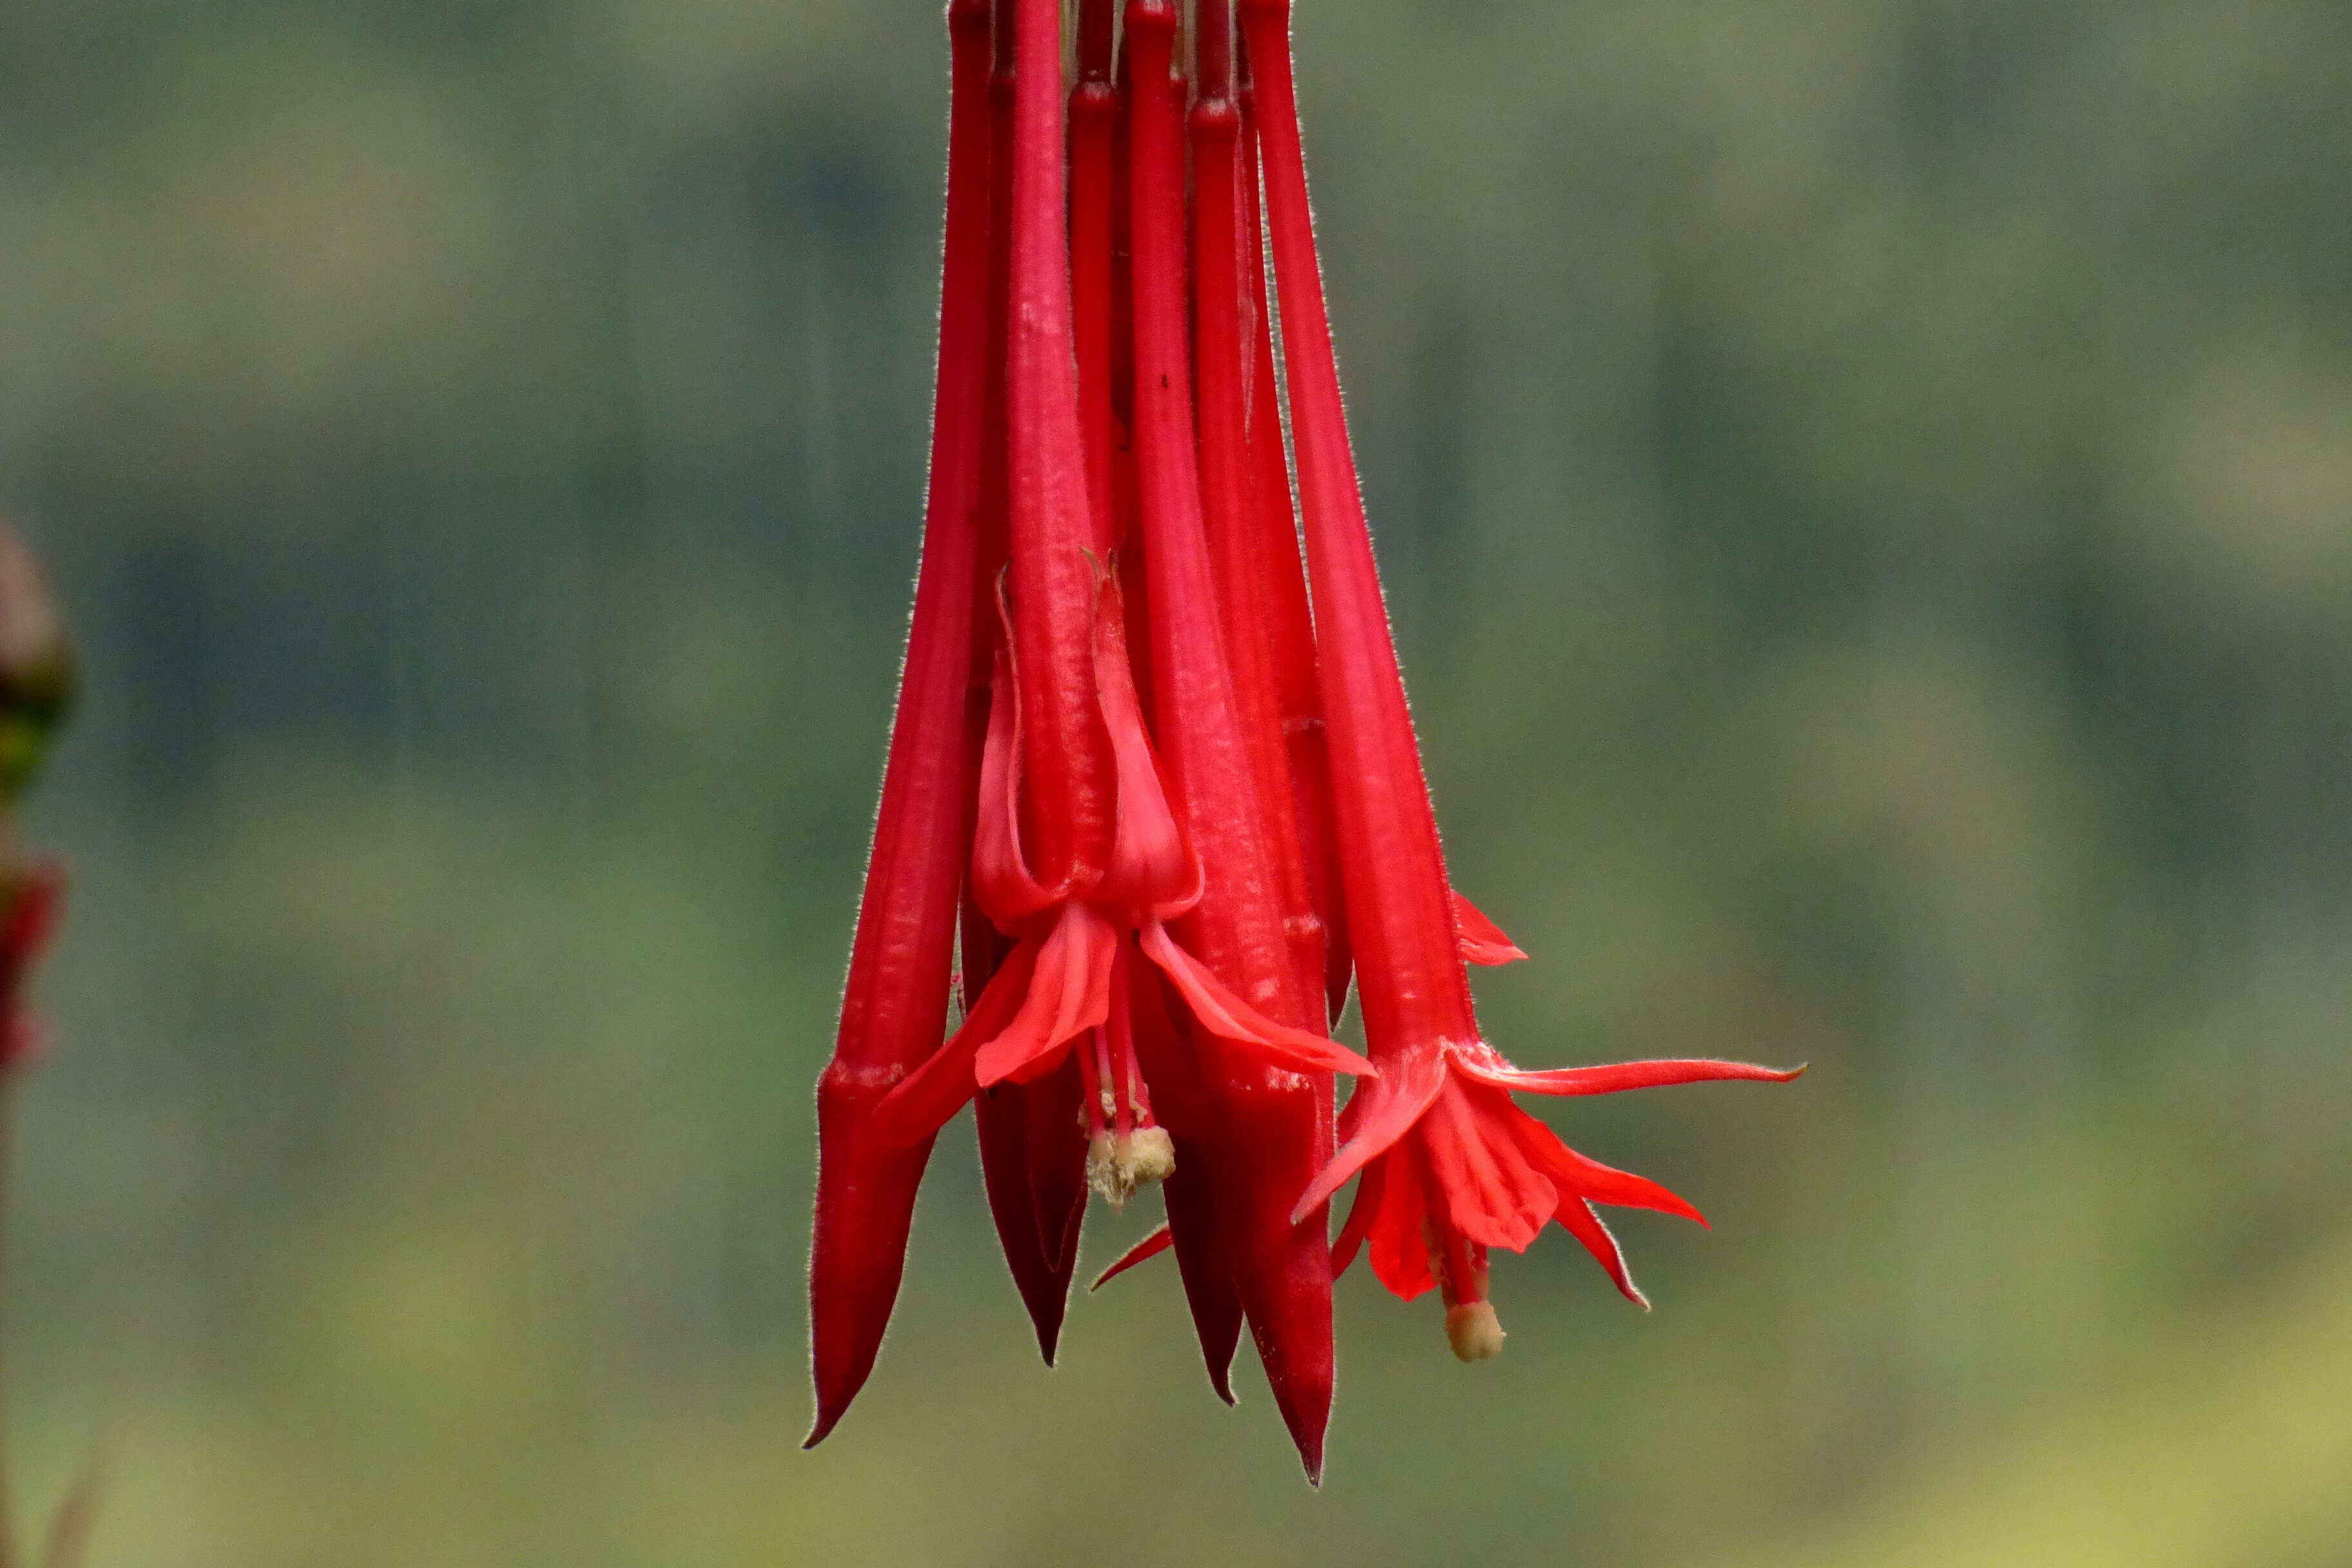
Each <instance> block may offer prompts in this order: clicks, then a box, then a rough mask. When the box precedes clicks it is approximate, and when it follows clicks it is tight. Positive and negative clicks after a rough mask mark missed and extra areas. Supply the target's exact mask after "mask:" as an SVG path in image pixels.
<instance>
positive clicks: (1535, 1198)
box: [1420, 1084, 1559, 1252]
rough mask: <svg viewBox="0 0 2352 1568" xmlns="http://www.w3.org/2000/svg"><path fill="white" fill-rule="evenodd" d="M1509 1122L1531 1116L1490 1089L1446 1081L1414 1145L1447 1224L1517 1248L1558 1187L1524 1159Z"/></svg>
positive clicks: (1550, 1206) (1547, 1210)
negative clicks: (1426, 1164)
mask: <svg viewBox="0 0 2352 1568" xmlns="http://www.w3.org/2000/svg"><path fill="white" fill-rule="evenodd" d="M1514 1121H1534V1118H1532V1117H1530V1116H1528V1113H1527V1112H1526V1111H1524V1110H1519V1109H1518V1108H1517V1107H1516V1106H1514V1105H1513V1104H1512V1103H1511V1102H1510V1101H1509V1100H1507V1099H1506V1098H1504V1097H1503V1096H1502V1095H1499V1094H1496V1093H1494V1092H1493V1091H1492V1090H1486V1089H1471V1088H1469V1087H1467V1086H1465V1085H1461V1084H1449V1085H1447V1086H1446V1089H1445V1092H1444V1093H1443V1094H1441V1095H1439V1096H1438V1097H1437V1100H1436V1102H1435V1103H1434V1104H1433V1105H1432V1106H1431V1107H1430V1110H1429V1114H1428V1115H1427V1116H1426V1117H1424V1118H1423V1121H1422V1124H1421V1141H1420V1147H1421V1149H1422V1150H1423V1152H1424V1153H1425V1154H1426V1156H1427V1157H1428V1160H1429V1168H1430V1173H1431V1174H1432V1175H1433V1176H1434V1177H1435V1178H1436V1181H1437V1185H1438V1188H1439V1190H1440V1191H1442V1192H1443V1193H1444V1194H1445V1198H1446V1215H1447V1217H1448V1218H1449V1219H1451V1220H1452V1222H1453V1225H1454V1229H1456V1230H1458V1231H1460V1232H1461V1233H1462V1234H1463V1236H1464V1237H1467V1238H1468V1239H1470V1240H1472V1241H1476V1242H1484V1243H1485V1244H1486V1246H1488V1247H1508V1248H1509V1249H1510V1250H1511V1251H1513V1252H1524V1251H1526V1250H1527V1247H1528V1243H1529V1242H1531V1241H1533V1240H1534V1239H1535V1238H1536V1237H1537V1235H1538V1233H1540V1232H1541V1231H1542V1229H1543V1227H1544V1223H1545V1222H1546V1221H1547V1220H1549V1219H1550V1218H1551V1215H1552V1211H1553V1210H1554V1209H1556V1208H1558V1207H1559V1191H1558V1190H1557V1189H1556V1188H1555V1187H1554V1186H1553V1185H1552V1184H1551V1183H1550V1182H1549V1181H1547V1180H1545V1178H1544V1174H1543V1172H1542V1171H1541V1170H1540V1169H1539V1168H1538V1166H1537V1164H1535V1163H1532V1162H1531V1161H1530V1160H1529V1159H1528V1152H1527V1151H1526V1150H1525V1149H1524V1148H1523V1147H1522V1146H1521V1135H1520V1132H1519V1131H1518V1129H1517V1127H1515V1126H1514V1125H1513V1123H1514ZM1537 1126H1538V1127H1540V1126H1541V1124H1540V1123H1537Z"/></svg>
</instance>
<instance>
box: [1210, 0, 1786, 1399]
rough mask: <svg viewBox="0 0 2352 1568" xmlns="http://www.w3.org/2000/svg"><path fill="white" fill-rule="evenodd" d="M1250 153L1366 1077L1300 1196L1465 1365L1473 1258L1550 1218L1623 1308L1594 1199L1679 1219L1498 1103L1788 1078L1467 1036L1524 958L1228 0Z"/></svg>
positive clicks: (1262, 84) (1489, 1322) (1277, 23)
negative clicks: (1329, 1154) (1430, 707)
mask: <svg viewBox="0 0 2352 1568" xmlns="http://www.w3.org/2000/svg"><path fill="white" fill-rule="evenodd" d="M1240 8H1241V17H1242V24H1243V28H1244V36H1245V37H1246V40H1247V44H1248V47H1249V50H1250V56H1251V59H1252V62H1253V66H1254V71H1255V76H1254V82H1255V98H1256V107H1257V110H1258V116H1259V122H1260V126H1261V133H1262V135H1263V138H1264V166H1265V205H1266V211H1267V214H1268V218H1269V222H1270V224H1271V227H1272V240H1273V247H1272V248H1273V251H1274V258H1275V274H1276V290H1277V292H1278V294H1279V296H1280V300H1281V307H1282V311H1281V313H1282V331H1283V342H1284V350H1285V358H1286V363H1287V364H1288V367H1289V390H1290V408H1291V419H1292V428H1291V434H1292V439H1293V443H1294V447H1295V451H1296V455H1297V470H1298V490H1299V498H1300V502H1301V506H1302V509H1303V511H1304V514H1305V519H1306V530H1305V532H1306V545H1307V568H1308V575H1309V578H1310V580H1311V582H1312V584H1313V590H1314V596H1315V609H1316V636H1317V650H1318V658H1319V669H1320V675H1321V679H1322V687H1323V699H1324V716H1325V720H1326V722H1327V725H1328V745H1329V749H1330V758H1331V795H1330V806H1331V815H1332V820H1333V824H1334V827H1335V831H1336V837H1337V841H1338V844H1339V858H1340V864H1341V878H1342V881H1343V884H1344V888H1345V894H1346V903H1347V912H1348V921H1349V931H1350V933H1351V935H1352V938H1353V942H1354V957H1355V970H1356V984H1357V991H1358V994H1359V996H1360V1000H1361V1004H1362V1007H1363V1015H1364V1033H1365V1037H1366V1039H1367V1040H1368V1042H1369V1043H1370V1049H1371V1056H1372V1060H1373V1061H1374V1062H1375V1063H1376V1064H1378V1065H1379V1067H1380V1068H1381V1076H1380V1078H1379V1079H1377V1080H1373V1081H1369V1082H1367V1083H1366V1084H1365V1085H1364V1086H1363V1087H1361V1088H1360V1089H1358V1091H1357V1093H1356V1095H1355V1097H1354V1098H1353V1099H1352V1100H1349V1104H1348V1108H1347V1112H1346V1114H1345V1115H1344V1116H1343V1118H1342V1119H1341V1122H1340V1134H1341V1136H1342V1137H1343V1139H1345V1143H1344V1145H1343V1147H1342V1148H1341V1150H1340V1152H1339V1156H1338V1158H1336V1159H1335V1160H1333V1161H1332V1163H1330V1164H1329V1165H1328V1166H1327V1167H1325V1169H1324V1171H1323V1172H1322V1173H1321V1174H1319V1175H1318V1176H1317V1177H1316V1179H1315V1180H1314V1182H1313V1183H1312V1184H1310V1185H1309V1186H1308V1187H1307V1191H1306V1194H1305V1195H1304V1196H1302V1197H1301V1198H1300V1200H1299V1202H1298V1205H1297V1210H1296V1214H1297V1216H1299V1217H1304V1216H1305V1215H1307V1214H1309V1213H1311V1212H1312V1211H1313V1209H1314V1208H1315V1206H1316V1205H1319V1204H1322V1203H1324V1202H1325V1201H1327V1200H1328V1199H1329V1197H1330V1196H1331V1195H1332V1194H1334V1193H1335V1192H1337V1191H1338V1190H1339V1187H1340V1186H1341V1185H1342V1184H1345V1183H1346V1182H1347V1180H1348V1179H1349V1177H1351V1176H1353V1175H1355V1174H1356V1173H1359V1172H1362V1173H1364V1180H1363V1182H1362V1184H1361V1185H1360V1188H1359V1190H1358V1192H1357V1195H1356V1202H1355V1205H1354V1208H1353V1210H1352V1211H1351V1212H1350V1214H1349V1217H1348V1220H1347V1223H1346V1225H1345V1226H1343V1227H1342V1230H1341V1233H1340V1238H1339V1244H1338V1246H1337V1247H1335V1249H1334V1254H1333V1258H1334V1265H1335V1267H1336V1268H1346V1267H1347V1266H1348V1264H1349V1262H1350V1261H1351V1260H1352V1258H1353V1257H1354V1254H1355V1252H1356V1250H1357V1248H1358V1247H1359V1246H1360V1244H1361V1243H1362V1242H1363V1241H1364V1240H1365V1239H1367V1238H1369V1239H1370V1243H1371V1250H1372V1266H1373V1269H1374V1271H1375V1272H1376V1273H1377V1274H1378V1275H1379V1276H1380V1278H1381V1282H1382V1283H1383V1284H1385V1285H1387V1286H1388V1287H1389V1289H1391V1290H1393V1291H1394V1292H1396V1293H1397V1294H1398V1295H1400V1296H1402V1297H1404V1298H1406V1299H1408V1300H1410V1299H1412V1297H1414V1296H1416V1295H1418V1294H1420V1293H1421V1292H1422V1291H1423V1290H1425V1289H1428V1288H1429V1286H1430V1285H1431V1284H1432V1283H1434V1284H1436V1285H1437V1286H1438V1287H1439V1289H1441V1290H1442V1291H1443V1293H1444V1300H1445V1303H1446V1308H1447V1311H1446V1334H1447V1338H1448V1339H1449V1340H1450V1341H1451V1342H1452V1344H1453V1347H1454V1353H1455V1354H1456V1355H1458V1356H1460V1357H1461V1358H1462V1359H1463V1360H1465V1361H1472V1360H1478V1359H1483V1358H1485V1357H1487V1356H1491V1355H1493V1354H1495V1353H1496V1352H1498V1351H1499V1350H1500V1349H1501V1348H1502V1331H1501V1328H1500V1327H1499V1325H1498V1323H1497V1322H1496V1317H1495V1311H1494V1308H1493V1307H1492V1305H1491V1304H1490V1303H1489V1302H1488V1300H1487V1299H1486V1254H1487V1250H1488V1249H1489V1248H1490V1247H1508V1248H1511V1249H1512V1250H1514V1251H1517V1250H1523V1249H1524V1248H1525V1247H1527V1245H1528V1243H1529V1242H1530V1241H1532V1240H1533V1239H1534V1238H1535V1236H1536V1234H1537V1233H1538V1231H1539V1230H1540V1229H1541V1228H1542V1227H1543V1226H1544V1225H1545V1224H1546V1222H1548V1221H1549V1220H1552V1219H1557V1220H1559V1222H1560V1224H1561V1225H1562V1226H1564V1227H1565V1228H1566V1229H1567V1230H1568V1231H1569V1232H1570V1235H1572V1236H1574V1237H1576V1238H1577V1239H1578V1240H1579V1241H1580V1242H1582V1243H1583V1244H1584V1246H1585V1247H1586V1248H1587V1249H1588V1250H1590V1251H1591V1253H1592V1254H1593V1256H1594V1257H1595V1258H1598V1259H1600V1261H1601V1265H1602V1267H1604V1268H1607V1269H1608V1270H1609V1273H1610V1276H1611V1278H1612V1279H1615V1280H1616V1282H1617V1284H1618V1287H1619V1289H1622V1290H1623V1291H1624V1292H1625V1293H1626V1294H1627V1295H1628V1296H1630V1297H1632V1298H1633V1299H1634V1300H1641V1298H1640V1296H1639V1294H1638V1292H1636V1291H1635V1290H1634V1289H1633V1281H1632V1279H1630V1278H1629V1277H1628V1275H1627V1274H1626V1272H1625V1268H1624V1263H1623V1260H1622V1258H1621V1256H1620V1255H1619V1253H1618V1250H1617V1247H1616V1244H1615V1242H1614V1241H1613V1240H1612V1238H1611V1237H1610V1235H1609V1233H1608V1231H1607V1229H1606V1228H1605V1227H1604V1226H1602V1225H1601V1221H1600V1219H1599V1217H1598V1216H1597V1215H1595V1214H1594V1213H1593V1211H1592V1207H1591V1205H1593V1204H1596V1203H1601V1204H1616V1205H1631V1206H1635V1207H1642V1208H1653V1209H1658V1210H1662V1211H1664V1212H1666V1213H1669V1214H1678V1215H1684V1216H1685V1217H1687V1218H1691V1219H1697V1218H1699V1215H1698V1212H1697V1211H1696V1209H1693V1208H1692V1207H1691V1206H1690V1205H1687V1204H1685V1203H1684V1202H1683V1201H1682V1200H1681V1199H1680V1198H1677V1197H1675V1195H1674V1194H1671V1193H1669V1192H1667V1191H1666V1190H1665V1189H1664V1188H1663V1187H1660V1186H1657V1185H1656V1184H1654V1183H1651V1182H1647V1181H1644V1180H1643V1178H1641V1177H1638V1176H1632V1175H1628V1174H1626V1173H1623V1172H1621V1171H1614V1170H1612V1169H1610V1168H1609V1167H1608V1166H1605V1165H1601V1164H1599V1163H1596V1162H1593V1161H1591V1160H1588V1159H1586V1158H1584V1157H1583V1156H1582V1155H1580V1154H1578V1153H1576V1152H1574V1151H1573V1150H1571V1149H1570V1148H1568V1147H1567V1145H1565V1144H1564V1143H1562V1142H1560V1141H1559V1138H1558V1137H1556V1136H1555V1135H1554V1134H1553V1133H1552V1132H1551V1131H1550V1130H1549V1128H1547V1127H1546V1126H1544V1124H1543V1123H1542V1122H1540V1121H1537V1120H1536V1119H1535V1118H1533V1117H1531V1116H1528V1114H1527V1113H1525V1112H1524V1111H1521V1110H1518V1109H1517V1108H1516V1107H1515V1106H1513V1105H1512V1103H1511V1101H1510V1099H1509V1096H1510V1094H1511V1093H1512V1092H1513V1091H1525V1092H1530V1093H1538V1094H1563V1095H1573V1094H1594V1093H1605V1092H1610V1091H1612V1090H1616V1089H1634V1088H1642V1087H1646V1086H1649V1085H1654V1084H1669V1083H1687V1082H1693V1081H1697V1080H1699V1079H1727V1078H1745V1079H1789V1078H1793V1077H1794V1076H1796V1075H1795V1073H1793V1072H1777V1071H1774V1070H1772V1069H1770V1068H1759V1067H1749V1066H1747V1065H1745V1064H1741V1063H1735V1062H1716V1061H1679V1062H1636V1063H1627V1064H1623V1065H1621V1066H1616V1067H1602V1068H1581V1069H1569V1070H1565V1071H1559V1072H1548V1073H1522V1072H1519V1071H1517V1069H1515V1068H1512V1067H1511V1065H1510V1064H1509V1063H1508V1062H1507V1061H1506V1060H1505V1059H1504V1058H1503V1057H1502V1055H1501V1053H1499V1052H1497V1051H1496V1050H1495V1048H1494V1047H1491V1046H1489V1045H1487V1044H1486V1041H1485V1040H1484V1039H1483V1038H1481V1037H1480V1035H1479V1031H1478V1025H1477V1019H1476V1016H1475V1013H1474V1012H1473V1010H1472V1006H1471V999H1470V988H1469V984H1468V981H1467V978H1466V975H1465V970H1464V967H1463V965H1464V962H1465V959H1467V960H1469V961H1470V962H1478V963H1492V962H1497V961H1505V960H1508V959H1512V958H1517V957H1524V956H1525V955H1524V954H1523V953H1520V952H1519V951H1518V950H1517V947H1516V946H1514V945H1512V944H1511V942H1510V941H1509V939H1508V938H1507V937H1505V936H1504V935H1503V934H1502V932H1501V931H1499V930H1498V929H1496V927H1495V926H1494V925H1493V923H1492V922H1491V921H1486V919H1485V917H1483V916H1481V915H1479V914H1478V913H1477V911H1476V910H1475V909H1473V908H1472V907H1471V906H1470V905H1469V904H1468V903H1467V902H1466V900H1462V899H1461V898H1460V897H1459V896H1458V895H1455V894H1454V893H1453V892H1452V891H1451V890H1450V885H1449V883H1448V882H1447V879H1446V874H1445V861H1444V852H1443V850H1442V849H1441V848H1440V847H1439V843H1438V837H1437V824H1436V818H1435V816H1434V815H1433V812H1432V811H1431V808H1430V803H1429V791H1428V786H1427V784H1426V783H1425V782H1424V780H1423V773H1422V767H1421V754H1420V749H1419V744H1418V742H1417V741H1416V740H1415V738H1414V735H1413V730H1412V718H1411V715H1410V714H1409V712H1408V711H1407V709H1406V706H1405V695H1404V684H1403V681H1402V677H1401V676H1400V674H1399V671H1398V668H1397V661H1396V652H1395V648H1394V646H1393V644H1392V642H1391V638H1390V635H1389V627H1388V619H1387V615H1386V612H1385V609H1384V607H1383V604H1382V600H1381V585H1380V578H1379V574H1378V571H1377V568H1376V567H1375V565H1374V563H1373V558H1372V548H1371V539H1370V533H1369V531H1367V529H1366V527H1365V523H1364V513H1363V501H1362V497H1361V494H1360V490H1359V488H1358V485H1357V481H1356V474H1355V466H1354V460H1353V458H1352V457H1351V456H1350V453H1349V443H1348V433H1347V425H1346V416H1345V413H1344V411H1343V409H1342V406H1341V404H1340V398H1339V373H1338V369H1337V366H1336V363H1335V361H1334V359H1333V355H1332V351H1331V335H1330V325H1329V318H1328V312H1327V310H1326V308H1325V305H1324V300H1323V290H1322V280H1321V277H1320V272H1319V268H1318V262H1317V260H1316V257H1315V247H1314V235H1313V230H1312V220H1311V218H1310V216H1309V212H1308V207H1307V176H1306V166H1305V161H1304V157H1303V153H1302V150H1301V147H1300V139H1299V128H1298V117H1297V102H1296V98H1295V94H1294V90H1293V85H1292V79H1291V61H1290V37H1289V26H1290V16H1289V13H1290V6H1289V0H1240Z"/></svg>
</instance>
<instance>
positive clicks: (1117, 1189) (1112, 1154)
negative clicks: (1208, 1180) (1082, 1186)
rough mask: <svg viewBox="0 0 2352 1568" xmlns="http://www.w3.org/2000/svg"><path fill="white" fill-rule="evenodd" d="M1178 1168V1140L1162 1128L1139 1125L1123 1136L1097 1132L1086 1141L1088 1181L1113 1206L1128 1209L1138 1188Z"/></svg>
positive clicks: (1166, 1177)
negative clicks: (1128, 1203) (1129, 1200)
mask: <svg viewBox="0 0 2352 1568" xmlns="http://www.w3.org/2000/svg"><path fill="white" fill-rule="evenodd" d="M1175 1170H1176V1142H1175V1140H1174V1139H1172V1138H1171V1137H1169V1136H1168V1131H1167V1129H1165V1128H1161V1127H1139V1128H1137V1129H1136V1130H1135V1131H1132V1132H1129V1133H1128V1134H1126V1135H1125V1136H1123V1137H1114V1136H1112V1135H1111V1134H1110V1133H1108V1132H1097V1133H1096V1134H1095V1135H1094V1137H1093V1138H1092V1139H1091V1140H1089V1141H1088V1142H1087V1183H1088V1184H1091V1185H1092V1186H1093V1188H1094V1190H1095V1191H1096V1192H1097V1193H1100V1194H1102V1195H1103V1197H1104V1199H1105V1200H1106V1201H1107V1202H1108V1203H1109V1205H1111V1207H1113V1208H1125V1207H1126V1206H1127V1200H1128V1199H1129V1198H1131V1197H1133V1196H1134V1195H1135V1189H1136V1188H1138V1187H1139V1186H1142V1185H1143V1184H1146V1183H1147V1182H1164V1181H1166V1180H1167V1179H1168V1178H1169V1177H1170V1176H1171V1175H1172V1174H1174V1173H1175Z"/></svg>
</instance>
